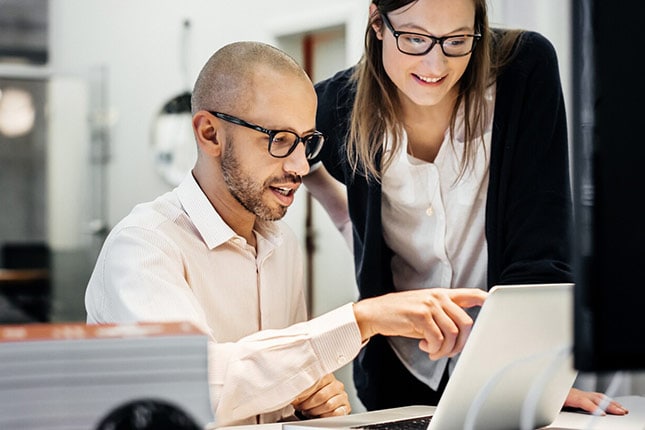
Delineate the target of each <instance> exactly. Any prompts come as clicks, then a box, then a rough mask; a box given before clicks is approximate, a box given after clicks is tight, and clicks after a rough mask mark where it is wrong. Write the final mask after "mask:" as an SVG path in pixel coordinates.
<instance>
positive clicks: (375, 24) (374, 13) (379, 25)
mask: <svg viewBox="0 0 645 430" xmlns="http://www.w3.org/2000/svg"><path fill="white" fill-rule="evenodd" d="M374 17H375V18H376V19H374ZM370 20H372V30H374V33H375V34H376V38H377V39H379V40H383V33H382V30H383V20H382V19H381V16H380V14H379V11H378V9H377V8H376V5H375V4H374V3H370Z"/></svg>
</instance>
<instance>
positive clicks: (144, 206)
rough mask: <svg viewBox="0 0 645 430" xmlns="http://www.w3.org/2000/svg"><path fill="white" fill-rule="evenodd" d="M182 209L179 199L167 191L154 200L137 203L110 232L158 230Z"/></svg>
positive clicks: (178, 215) (177, 215) (179, 213)
mask: <svg viewBox="0 0 645 430" xmlns="http://www.w3.org/2000/svg"><path fill="white" fill-rule="evenodd" d="M182 214H184V211H183V209H182V207H181V204H180V203H179V200H178V199H177V197H176V196H175V194H174V193H173V192H172V191H169V192H167V193H165V194H163V195H161V196H159V197H157V198H156V199H154V200H151V201H147V202H143V203H139V204H137V205H136V206H134V208H132V210H131V211H130V212H129V213H128V214H127V215H125V216H124V217H123V218H122V219H121V220H120V221H119V222H118V223H117V224H116V225H115V226H114V227H113V228H112V231H111V234H113V235H114V234H117V233H118V232H120V231H122V230H125V229H141V230H158V229H159V228H160V227H161V226H162V225H164V224H166V223H168V222H169V221H174V220H176V219H177V218H178V217H180V216H182Z"/></svg>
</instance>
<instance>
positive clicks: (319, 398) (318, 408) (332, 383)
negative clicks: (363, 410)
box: [291, 373, 352, 418]
mask: <svg viewBox="0 0 645 430" xmlns="http://www.w3.org/2000/svg"><path fill="white" fill-rule="evenodd" d="M291 405H292V406H293V407H294V408H295V409H296V410H297V411H300V412H301V413H302V414H303V415H304V416H306V417H308V418H324V417H333V416H338V415H347V414H349V413H350V412H351V411H352V407H351V406H350V405H349V397H348V396H347V392H346V391H345V386H344V385H343V383H342V382H340V381H339V380H338V379H336V377H335V376H334V375H333V374H331V373H330V374H329V375H326V376H324V377H323V378H322V379H320V380H319V381H318V382H317V383H316V384H315V385H313V386H312V387H310V388H308V389H307V390H305V391H303V392H302V393H300V395H299V396H298V397H296V398H295V399H294V400H293V402H291Z"/></svg>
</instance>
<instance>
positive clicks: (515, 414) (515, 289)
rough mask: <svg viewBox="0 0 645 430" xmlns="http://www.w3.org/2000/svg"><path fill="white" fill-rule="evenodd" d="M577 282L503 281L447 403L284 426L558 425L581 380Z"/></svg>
mask: <svg viewBox="0 0 645 430" xmlns="http://www.w3.org/2000/svg"><path fill="white" fill-rule="evenodd" d="M572 339H573V284H536V285H507V286H496V287H494V288H492V289H491V291H490V295H489V296H488V298H487V299H486V302H485V303H484V305H483V306H482V308H481V310H480V312H479V316H478V317H477V320H476V321H475V324H474V326H473V329H472V331H471V333H470V336H469V338H468V341H467V342H466V345H465V347H464V349H463V351H462V353H461V356H460V358H459V360H458V362H457V365H456V366H455V369H454V371H453V373H452V375H451V377H450V379H449V381H448V385H447V386H446V390H445V392H444V394H443V395H442V397H441V399H440V401H439V404H438V405H437V406H436V408H435V407H432V406H409V407H401V408H394V409H385V410H381V411H372V412H364V413H358V414H353V415H349V416H346V417H334V418H321V419H314V420H308V421H298V422H290V423H285V424H283V426H282V428H283V429H284V430H309V429H312V428H321V429H322V428H337V429H349V428H356V429H358V428H361V429H402V428H417V429H419V428H421V429H427V430H452V429H455V430H469V429H472V430H474V429H476V430H504V429H509V430H511V429H513V430H517V429H529V428H531V429H534V428H538V427H542V426H546V425H549V424H551V423H552V422H553V421H554V420H555V418H556V417H557V415H558V413H559V412H560V409H561V407H562V405H563V404H564V400H565V399H566V396H567V393H568V392H569V389H570V388H571V387H572V385H573V382H574V380H575V377H576V371H575V370H574V368H573V363H572V354H571V346H572Z"/></svg>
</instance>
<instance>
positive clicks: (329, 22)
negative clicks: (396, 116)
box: [0, 0, 645, 410]
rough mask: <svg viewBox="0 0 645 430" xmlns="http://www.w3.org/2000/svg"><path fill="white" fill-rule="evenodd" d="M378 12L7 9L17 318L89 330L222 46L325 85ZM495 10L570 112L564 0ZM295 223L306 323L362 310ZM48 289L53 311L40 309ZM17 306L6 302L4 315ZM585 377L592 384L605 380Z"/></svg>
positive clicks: (187, 144)
mask: <svg viewBox="0 0 645 430" xmlns="http://www.w3.org/2000/svg"><path fill="white" fill-rule="evenodd" d="M368 5H369V0H326V1H324V2H323V1H313V0H299V1H297V2H293V1H289V0H274V1H271V2H269V1H262V0H237V1H235V2H227V1H222V0H182V1H176V0H156V1H154V2H153V1H151V0H138V1H132V0H110V1H105V0H103V1H100V0H49V1H47V0H0V208H1V211H2V212H1V213H0V263H1V264H0V267H2V268H3V269H0V270H5V271H7V270H9V269H11V270H22V269H28V273H27V275H26V276H27V278H29V276H31V278H33V279H34V280H37V281H39V282H40V284H39V285H40V286H36V287H34V288H35V289H36V290H34V291H28V293H29V294H23V296H21V294H18V293H16V289H15V288H16V286H15V285H13V287H12V286H11V285H10V284H11V282H9V281H6V282H5V281H3V284H0V287H2V291H3V292H6V291H7V290H9V289H10V288H14V290H12V291H13V292H12V291H10V292H9V293H7V294H9V299H10V302H11V301H13V302H11V303H18V304H21V305H24V306H23V308H24V309H23V310H24V311H25V312H24V315H13V314H12V315H11V318H16V320H19V319H20V318H24V320H25V321H30V320H48V321H78V320H84V319H85V310H84V305H83V296H84V290H85V285H86V283H87V280H88V278H89V275H90V273H91V270H92V268H93V265H94V261H95V259H96V256H97V254H98V251H99V249H100V246H101V244H102V241H103V239H104V238H105V235H106V234H107V232H109V230H110V228H111V227H112V226H114V224H115V223H116V222H118V221H119V220H120V219H121V218H122V217H123V216H125V215H126V214H127V213H128V212H129V211H130V210H131V209H132V207H133V206H134V205H136V204H137V203H139V202H143V201H148V200H151V199H153V198H155V197H156V196H158V195H160V194H162V193H164V192H166V191H168V190H170V189H172V188H173V186H174V185H175V184H176V183H177V181H178V180H179V179H180V178H181V177H182V176H183V175H184V174H185V173H186V172H188V170H189V169H190V167H191V166H192V163H193V161H194V156H195V147H194V143H193V140H192V132H191V130H190V116H189V114H187V112H186V109H185V104H182V101H185V100H186V97H185V96H186V94H187V93H188V92H189V91H190V90H191V88H192V83H193V82H194V80H195V78H196V76H197V73H198V72H199V70H200V68H201V66H202V65H203V64H204V62H205V61H206V60H207V59H208V57H209V56H210V55H211V54H212V53H213V52H214V51H215V50H217V49H218V48H219V47H221V46H222V45H224V44H226V43H229V42H232V41H237V40H259V41H264V42H268V43H271V44H275V45H277V46H279V47H281V48H282V49H284V50H286V51H287V52H289V53H291V54H292V55H293V56H294V57H295V58H296V59H298V60H299V61H300V62H301V64H302V65H303V66H304V67H305V68H306V69H307V71H308V72H309V73H310V75H311V76H312V79H313V80H314V81H318V80H321V79H324V78H326V77H328V76H330V75H331V74H333V73H334V72H335V71H337V70H340V69H342V68H344V67H347V66H349V65H352V64H354V63H355V62H356V61H357V60H358V58H359V57H360V53H361V50H362V43H363V34H364V30H365V23H366V20H367V10H368ZM489 5H490V17H491V19H490V20H491V23H492V24H493V25H497V26H507V27H508V26H510V27H523V28H528V29H532V30H537V31H540V32H542V33H543V34H545V35H546V36H547V37H549V39H550V40H551V41H552V42H553V44H554V45H555V47H556V49H557V51H558V55H559V59H560V66H561V68H560V70H561V77H562V82H563V86H564V90H565V93H566V98H567V101H568V109H569V114H570V110H571V107H570V106H571V103H570V102H569V101H570V100H571V95H570V87H571V84H570V81H571V76H570V69H571V64H570V62H571V61H570V57H571V55H570V40H571V35H570V8H569V3H568V2H563V1H560V0H540V1H536V0H489ZM286 220H287V222H288V223H289V224H290V225H291V226H292V227H293V229H294V230H295V231H296V233H297V234H298V235H299V236H300V237H301V238H302V244H303V249H305V250H306V251H307V255H308V259H307V261H308V273H309V278H308V282H307V283H308V285H307V288H308V291H309V300H310V303H309V305H310V308H311V314H312V315H319V314H320V313H322V312H324V311H326V310H328V309H330V308H332V307H335V306H338V305H340V304H343V303H346V302H348V301H351V300H354V299H355V298H356V289H355V285H354V281H353V269H352V258H351V255H350V251H349V249H348V248H347V246H346V245H345V243H344V242H343V240H342V238H341V237H340V235H339V234H338V233H337V232H336V230H335V228H334V226H333V224H332V223H331V222H330V221H329V220H328V219H327V217H326V215H325V214H324V212H323V211H322V209H321V208H320V207H319V206H318V205H317V203H316V202H315V201H312V199H311V198H309V196H307V194H306V192H305V191H304V190H301V192H300V193H299V197H298V198H297V199H296V204H295V206H294V207H293V208H291V209H290V210H289V213H288V215H287V217H286ZM6 273H9V272H6ZM21 273H22V272H21ZM29 274H31V275H29ZM20 282H23V284H21V285H23V286H24V285H26V284H25V282H26V280H25V279H22V280H21V281H20ZM38 288H41V289H42V290H41V291H44V292H45V294H44V297H45V298H46V299H47V300H48V301H47V303H46V304H43V303H42V300H41V301H38V298H34V297H33V296H34V295H37V294H38V293H37V292H38ZM20 291H27V290H20ZM11 294H13V296H11ZM0 297H4V296H0ZM40 299H42V297H41V298H40ZM11 303H9V304H11ZM7 306H8V305H5V307H3V305H2V303H0V313H1V312H2V309H6V307H7ZM635 341H642V340H641V339H637V338H635ZM350 374H351V369H350V366H346V367H345V368H343V369H341V370H340V371H339V377H340V378H341V379H343V380H344V381H345V382H346V384H347V385H348V388H349V389H350V391H351V390H352V385H351V377H350ZM587 376H588V378H587V383H588V384H589V385H588V387H590V388H593V387H594V384H596V383H599V384H600V385H598V386H599V387H600V388H603V384H605V386H606V384H607V381H606V380H605V379H606V378H604V377H598V378H597V377H595V376H592V375H587ZM644 380H645V378H644V377H643V375H640V374H636V373H633V374H627V375H625V378H623V379H622V382H621V384H620V386H619V392H618V393H617V394H630V393H635V394H643V395H645V381H644ZM354 403H355V409H357V410H359V409H360V408H361V407H360V405H359V404H358V403H357V402H356V401H354Z"/></svg>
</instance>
